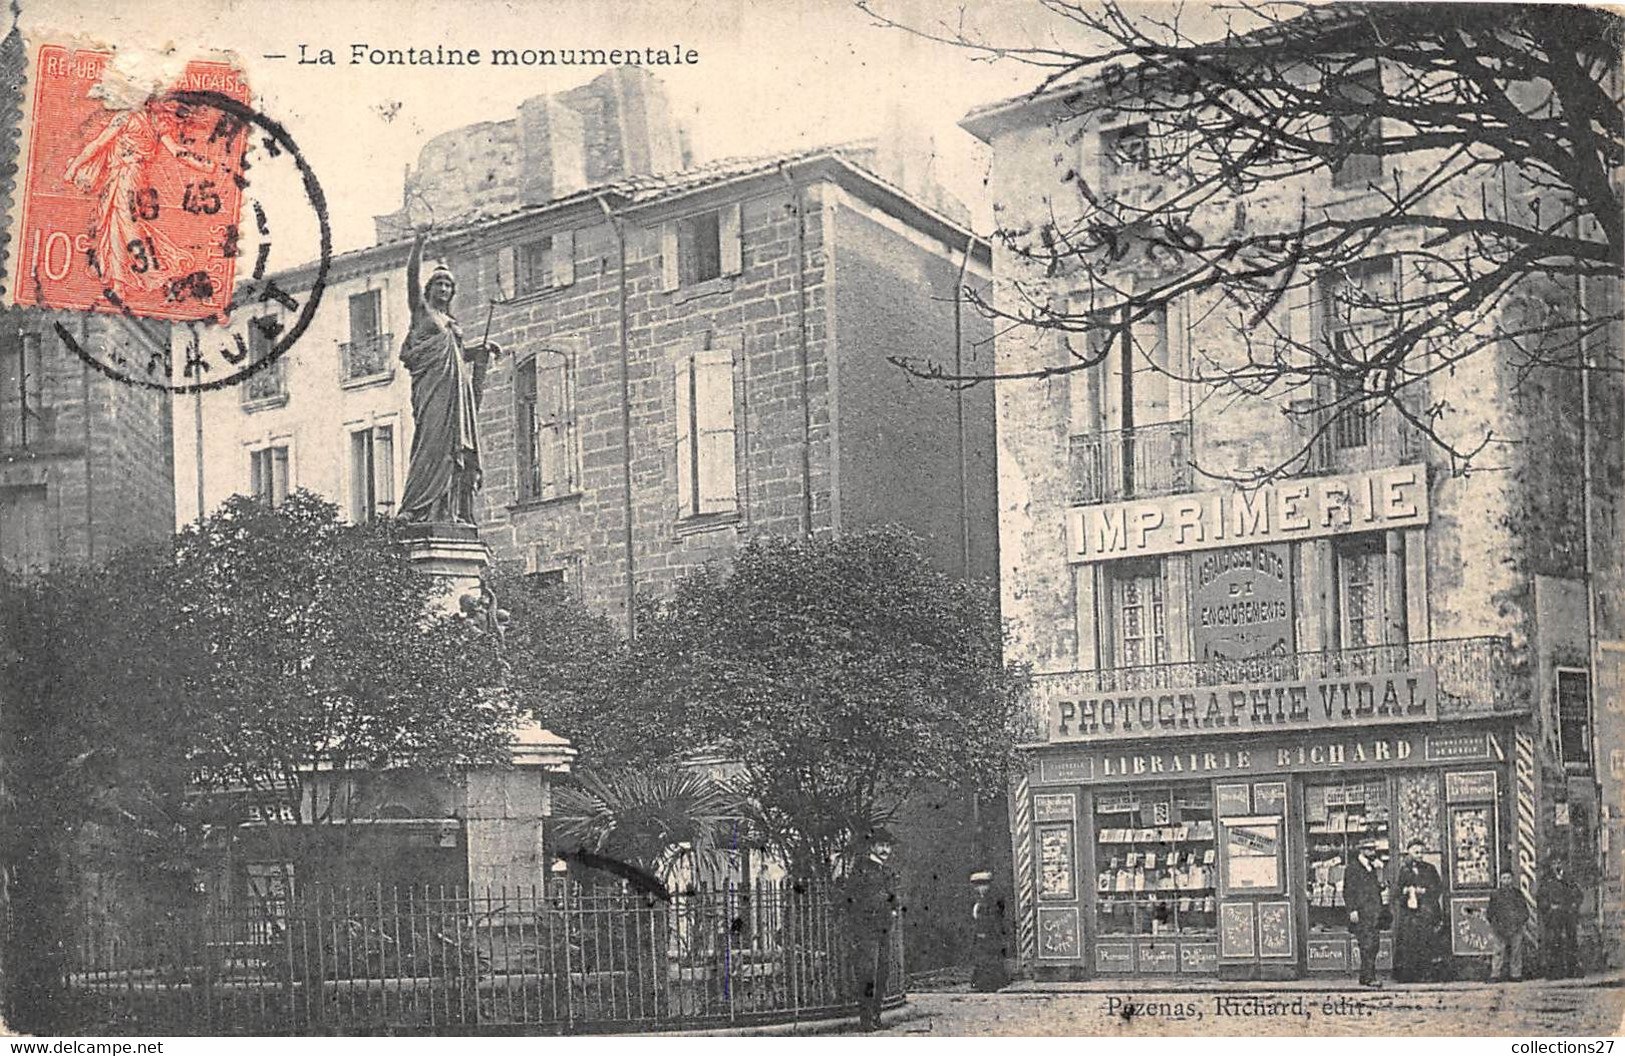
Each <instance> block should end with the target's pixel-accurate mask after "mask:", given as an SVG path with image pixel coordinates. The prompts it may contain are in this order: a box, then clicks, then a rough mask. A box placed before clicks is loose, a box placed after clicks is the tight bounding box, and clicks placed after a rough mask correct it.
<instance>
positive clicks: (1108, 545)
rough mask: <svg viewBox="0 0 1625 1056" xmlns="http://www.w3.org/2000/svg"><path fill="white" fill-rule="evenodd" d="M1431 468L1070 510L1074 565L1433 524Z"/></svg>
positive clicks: (1070, 548) (1414, 467) (1069, 537)
mask: <svg viewBox="0 0 1625 1056" xmlns="http://www.w3.org/2000/svg"><path fill="white" fill-rule="evenodd" d="M1427 479H1428V478H1427V467H1425V466H1422V465H1412V466H1397V467H1394V468H1391V469H1376V470H1370V471H1368V472H1364V473H1348V474H1344V475H1342V476H1336V477H1313V478H1305V479H1302V480H1285V481H1280V482H1277V483H1274V484H1265V485H1263V486H1261V487H1258V488H1255V489H1253V490H1251V491H1244V490H1241V489H1239V488H1234V489H1230V490H1228V491H1205V492H1198V493H1196V494H1192V495H1169V496H1165V497H1162V498H1151V499H1133V500H1130V501H1128V502H1111V503H1105V504H1103V505H1100V506H1075V507H1073V508H1072V509H1070V510H1068V511H1067V548H1068V552H1069V555H1070V559H1071V560H1072V562H1073V563H1074V564H1088V563H1091V562H1095V561H1113V560H1117V559H1120V558H1125V557H1149V556H1152V555H1155V554H1173V553H1185V552H1188V551H1192V550H1210V549H1213V548H1214V547H1220V546H1236V545H1238V544H1247V543H1284V542H1291V541H1293V540H1295V539H1317V538H1321V537H1324V536H1329V535H1347V534H1349V533H1351V532H1370V531H1378V530H1381V529H1387V528H1409V527H1415V526H1417V525H1423V524H1426V523H1427V522H1428V488H1427Z"/></svg>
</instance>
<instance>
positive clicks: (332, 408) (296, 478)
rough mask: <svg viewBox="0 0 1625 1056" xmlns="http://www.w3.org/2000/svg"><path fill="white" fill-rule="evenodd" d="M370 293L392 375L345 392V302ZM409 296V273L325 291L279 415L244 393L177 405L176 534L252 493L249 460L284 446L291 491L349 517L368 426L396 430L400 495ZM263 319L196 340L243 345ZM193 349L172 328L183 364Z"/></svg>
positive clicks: (291, 352)
mask: <svg viewBox="0 0 1625 1056" xmlns="http://www.w3.org/2000/svg"><path fill="white" fill-rule="evenodd" d="M368 289H380V290H381V302H382V320H381V330H382V331H383V332H384V333H387V334H390V335H392V336H391V338H390V351H389V361H390V364H391V370H390V372H389V374H388V375H386V376H385V377H384V378H383V379H382V380H368V381H366V382H363V383H354V382H352V383H346V382H345V381H344V379H343V376H342V373H341V358H340V348H339V346H340V343H341V342H345V341H348V340H349V339H350V318H349V300H350V296H351V295H352V294H355V293H360V292H363V291H365V290H368ZM405 289H406V269H405V268H404V267H401V268H396V269H393V270H390V271H385V272H382V273H381V274H378V275H368V276H359V277H355V278H348V279H345V280H343V281H338V282H333V283H331V284H329V285H328V287H327V289H326V291H325V292H324V293H323V295H322V299H321V303H320V304H319V305H318V306H317V308H316V313H315V316H314V318H313V319H312V320H311V324H310V326H309V327H308V328H307V329H306V331H305V332H304V333H303V334H302V335H300V337H299V339H298V340H297V341H296V342H294V344H293V345H292V346H291V347H290V348H289V349H288V350H287V351H286V352H285V353H284V354H283V359H284V360H285V361H286V365H285V366H284V368H283V369H284V370H285V371H286V377H287V396H288V398H287V400H286V401H285V402H283V403H282V404H280V405H278V406H260V407H256V406H254V405H245V403H244V388H243V386H242V385H241V384H238V385H231V386H227V387H226V388H223V389H217V390H213V391H210V392H205V393H201V394H195V395H190V396H182V397H178V398H177V399H176V403H175V409H174V415H173V420H174V433H175V524H176V526H177V527H180V526H183V525H185V524H188V523H191V522H193V521H196V520H197V519H198V517H199V516H200V515H207V514H209V513H211V512H213V511H214V510H215V509H216V508H217V507H219V505H220V504H221V503H222V502H224V501H225V500H226V499H227V498H229V497H231V496H232V495H249V494H252V493H253V483H252V468H251V462H250V456H251V453H252V452H253V451H255V450H256V449H259V448H263V447H268V446H280V445H283V444H285V445H286V446H287V447H288V487H289V490H290V491H292V490H294V489H297V488H304V489H306V490H309V491H312V492H314V493H316V494H318V495H320V496H322V497H323V498H325V499H327V500H329V501H330V502H334V503H336V504H338V506H339V509H340V511H341V513H343V514H344V515H345V516H346V517H348V515H349V509H350V497H351V493H352V486H353V482H352V481H351V479H350V477H351V471H350V434H351V433H352V432H354V431H356V430H358V429H362V428H367V427H369V426H379V425H390V426H393V427H394V448H395V450H394V459H393V462H394V465H393V485H394V490H393V494H394V495H395V496H397V497H398V496H399V495H400V493H401V487H402V485H403V484H404V483H405V479H406V464H407V453H408V452H409V451H410V449H411V440H412V437H411V430H412V425H411V422H412V413H411V406H412V403H411V379H410V378H409V377H408V376H407V374H406V370H405V368H404V367H402V366H401V364H400V359H399V353H400V345H401V341H402V339H403V338H404V337H405V335H406V328H407V323H408V318H409V315H408V308H407V302H406V294H405ZM299 296H300V297H301V298H302V297H304V296H306V294H304V293H300V294H299ZM262 310H263V311H271V310H273V309H271V308H263V309H262ZM274 310H275V311H277V312H280V313H281V314H282V317H283V320H284V324H285V325H291V317H290V314H289V313H287V312H285V311H283V310H282V309H280V308H277V309H274ZM259 314H262V313H261V312H255V311H248V310H239V311H237V312H236V313H234V315H233V317H232V322H231V327H230V329H229V330H225V331H222V330H220V329H218V328H207V329H205V330H202V331H201V332H200V336H201V338H202V339H203V340H205V341H222V340H224V341H229V340H230V337H229V336H227V335H229V334H231V333H238V334H242V335H244V338H245V340H246V335H247V332H248V326H249V323H250V320H251V319H253V318H254V317H255V316H257V315H259ZM189 340H191V337H190V332H189V331H188V330H187V328H185V327H180V326H177V327H175V328H173V334H172V337H171V341H172V342H173V352H174V357H175V361H176V362H177V363H183V362H185V356H186V345H187V342H188V341H189ZM200 434H201V446H202V453H201V457H200V454H199V437H200ZM200 471H201V473H202V488H201V509H200V506H199V500H200V489H199V486H198V476H199V472H200Z"/></svg>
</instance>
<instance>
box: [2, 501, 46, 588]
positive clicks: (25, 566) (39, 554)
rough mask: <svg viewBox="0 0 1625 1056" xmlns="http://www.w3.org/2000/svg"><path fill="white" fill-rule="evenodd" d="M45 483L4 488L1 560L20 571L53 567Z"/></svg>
mask: <svg viewBox="0 0 1625 1056" xmlns="http://www.w3.org/2000/svg"><path fill="white" fill-rule="evenodd" d="M52 542H53V540H52V536H51V531H50V521H49V519H48V518H47V517H46V503H45V486H44V485H42V484H41V485H32V486H27V487H17V488H4V489H0V564H3V565H4V566H5V567H6V569H8V570H9V571H11V572H15V573H17V574H18V575H24V576H26V575H29V574H31V573H34V572H43V571H44V570H46V569H48V568H50V567H51V553H52V549H53V547H52Z"/></svg>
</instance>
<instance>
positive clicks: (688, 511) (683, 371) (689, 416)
mask: <svg viewBox="0 0 1625 1056" xmlns="http://www.w3.org/2000/svg"><path fill="white" fill-rule="evenodd" d="M672 382H673V388H674V391H675V392H676V397H677V398H676V401H675V403H674V412H673V416H674V417H675V418H676V420H677V443H676V454H677V516H678V517H692V516H694V513H695V508H694V399H693V386H694V360H693V358H692V356H690V355H689V354H688V353H687V352H686V351H685V352H684V353H683V354H682V355H680V356H679V357H678V359H677V362H676V363H675V364H674V365H673V367H672Z"/></svg>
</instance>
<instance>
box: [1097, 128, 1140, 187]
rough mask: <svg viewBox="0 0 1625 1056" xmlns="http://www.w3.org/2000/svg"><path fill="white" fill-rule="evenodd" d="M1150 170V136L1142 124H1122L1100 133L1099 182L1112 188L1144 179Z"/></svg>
mask: <svg viewBox="0 0 1625 1056" xmlns="http://www.w3.org/2000/svg"><path fill="white" fill-rule="evenodd" d="M1150 171H1151V138H1150V136H1148V135H1147V134H1146V127H1145V125H1143V124H1139V125H1123V126H1122V127H1120V128H1109V129H1103V130H1102V131H1101V133H1100V182H1101V185H1102V186H1103V187H1104V188H1105V190H1107V191H1108V192H1110V191H1116V190H1122V189H1124V188H1127V187H1135V186H1139V185H1142V184H1144V183H1145V182H1146V175H1147V174H1148V173H1150Z"/></svg>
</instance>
